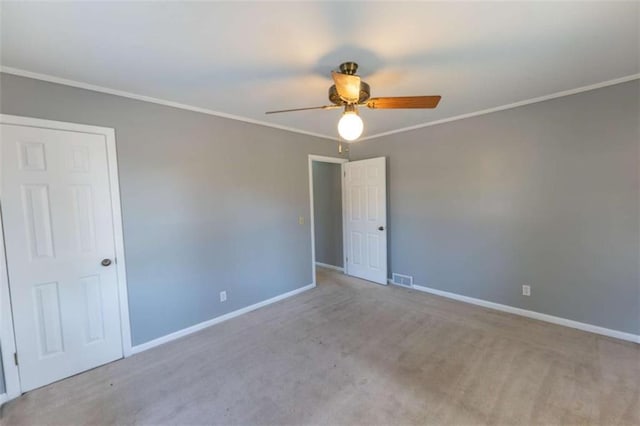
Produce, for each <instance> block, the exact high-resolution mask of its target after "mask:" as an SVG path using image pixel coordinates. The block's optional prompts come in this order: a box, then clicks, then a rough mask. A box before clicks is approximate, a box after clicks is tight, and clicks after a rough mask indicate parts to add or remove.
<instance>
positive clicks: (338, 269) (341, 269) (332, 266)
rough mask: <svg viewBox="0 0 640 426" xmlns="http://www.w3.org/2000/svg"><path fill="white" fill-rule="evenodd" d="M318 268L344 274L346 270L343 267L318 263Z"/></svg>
mask: <svg viewBox="0 0 640 426" xmlns="http://www.w3.org/2000/svg"><path fill="white" fill-rule="evenodd" d="M316 266H320V267H321V268H327V269H333V270H334V271H340V272H344V268H343V267H342V266H335V265H329V264H328V263H322V262H316Z"/></svg>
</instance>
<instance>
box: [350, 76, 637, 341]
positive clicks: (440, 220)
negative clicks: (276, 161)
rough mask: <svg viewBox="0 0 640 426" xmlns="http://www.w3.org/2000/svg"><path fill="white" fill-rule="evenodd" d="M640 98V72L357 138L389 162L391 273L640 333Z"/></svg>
mask: <svg viewBox="0 0 640 426" xmlns="http://www.w3.org/2000/svg"><path fill="white" fill-rule="evenodd" d="M639 99H640V82H638V81H637V80H636V81H633V82H629V83H624V84H619V85H616V86H612V87H608V88H603V89H599V90H594V91H591V92H585V93H582V94H578V95H574V96H569V97H564V98H560V99H556V100H551V101H547V102H542V103H537V104H533V105H529V106H525V107H521V108H516V109H511V110H507V111H503V112H498V113H493V114H489V115H483V116H479V117H475V118H470V119H465V120H461V121H455V122H451V123H448V124H442V125H438V126H432V127H427V128H423V129H419V130H415V131H411V132H405V133H400V134H396V135H392V136H388V137H384V138H381V139H373V140H370V141H363V142H362V143H355V144H352V145H351V159H352V160H355V159H364V158H369V157H377V156H388V157H389V160H388V161H389V191H390V194H389V199H390V208H389V214H390V221H389V244H390V271H393V272H399V273H403V274H409V275H413V276H414V282H415V283H416V284H419V285H424V286H428V287H432V288H436V289H440V290H445V291H449V292H454V293H458V294H463V295H466V296H471V297H476V298H480V299H485V300H490V301H493V302H498V303H503V304H507V305H512V306H517V307H520V308H524V309H531V310H534V311H538V312H543V313H546V314H551V315H557V316H560V317H564V318H569V319H573V320H576V321H581V322H585V323H590V324H595V325H599V326H603V327H607V328H611V329H615V330H620V331H625V332H630V333H636V334H638V333H639V332H640V309H639V304H640V284H639V282H640V280H639V278H640V277H639V265H638V264H639V255H640V249H639V238H640V229H639V227H640V225H639V222H640V215H639V205H640V203H639V201H640V200H639V194H640V184H639V169H640V164H639V143H640V142H639V141H640V129H639V118H638V117H639V116H640V107H639ZM443 102H446V98H443ZM523 284H528V285H531V291H532V295H531V296H530V297H524V296H522V295H521V286H522V285H523Z"/></svg>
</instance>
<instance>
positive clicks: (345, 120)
mask: <svg viewBox="0 0 640 426" xmlns="http://www.w3.org/2000/svg"><path fill="white" fill-rule="evenodd" d="M363 130H364V123H363V122H362V118H360V116H359V115H358V113H357V112H355V111H346V112H345V113H344V114H342V117H340V121H338V133H339V134H340V137H342V139H344V140H346V141H349V142H351V141H355V140H356V139H358V138H359V137H360V135H362V131H363Z"/></svg>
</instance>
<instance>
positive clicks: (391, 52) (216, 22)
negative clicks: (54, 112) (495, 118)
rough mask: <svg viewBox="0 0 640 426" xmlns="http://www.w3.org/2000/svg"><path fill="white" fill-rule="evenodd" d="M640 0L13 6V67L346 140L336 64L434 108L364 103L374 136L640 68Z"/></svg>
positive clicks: (7, 11)
mask: <svg viewBox="0 0 640 426" xmlns="http://www.w3.org/2000/svg"><path fill="white" fill-rule="evenodd" d="M639 17H640V3H639V2H622V3H614V2H606V1H603V2H583V3H576V2H518V3H507V2H496V3H492V2H470V3H460V2H455V3H452V2H437V3H424V2H408V3H404V2H403V3H401V2H395V1H387V2H357V3H356V2H348V3H347V2H296V3H292V2H277V3H276V2H248V3H246V2H215V3H214V2H211V3H179V2H173V3H166V2H151V3H140V2H111V3H96V2H76V3H31V2H29V3H27V2H16V3H14V2H3V3H2V18H1V19H2V21H1V24H2V25H1V27H2V29H1V33H0V35H1V37H2V38H1V47H2V52H1V62H2V65H3V66H5V67H13V68H18V69H22V70H27V71H31V72H36V73H42V74H47V75H51V76H55V77H60V78H65V79H71V80H76V81H79V82H84V83H89V84H94V85H98V86H104V87H107V88H112V89H117V90H122V91H127V92H132V93H136V94H140V95H145V96H151V97H155V98H160V99H166V100H170V101H174V102H179V103H183V104H188V105H192V106H196V107H201V108H207V109H211V110H214V111H219V112H223V113H227V114H233V115H237V116H241V117H245V118H249V119H253V120H260V121H264V122H268V123H271V124H275V125H280V126H288V127H290V128H293V129H298V130H302V131H307V132H313V133H318V134H322V135H327V136H328V137H335V136H336V133H337V132H336V123H337V120H338V117H339V115H340V111H339V110H338V111H335V110H334V111H312V112H298V113H290V114H282V115H272V116H265V115H264V112H265V111H267V110H272V109H284V108H294V107H304V106H314V105H324V104H327V103H328V100H327V90H328V87H329V86H330V85H331V79H330V74H329V73H330V70H331V69H333V68H336V67H337V66H338V64H340V63H341V62H343V61H347V60H352V61H356V62H358V63H359V64H360V72H359V74H360V75H361V76H363V79H364V80H365V81H367V82H368V83H369V84H371V87H372V96H403V95H431V94H439V95H442V101H441V103H440V106H439V107H438V108H437V109H435V110H419V111H411V110H396V111H380V110H377V111H369V110H367V111H363V112H362V116H363V119H364V121H365V136H371V135H374V134H378V133H381V132H387V131H392V130H396V129H401V128H404V127H407V126H414V125H418V124H421V123H427V122H431V121H435V120H441V119H444V118H448V117H452V116H457V115H460V114H466V113H471V112H474V111H479V110H484V109H488V108H493V107H497V106H500V105H504V104H509V103H513V102H518V101H522V100H526V99H530V98H535V97H539V96H544V95H548V94H552V93H555V92H559V91H564V90H569V89H574V88H577V87H582V86H586V85H591V84H595V83H599V82H603V81H607V80H612V79H617V78H620V77H624V76H629V75H632V74H637V73H639V72H640V41H639V39H640V32H639V31H640V24H639Z"/></svg>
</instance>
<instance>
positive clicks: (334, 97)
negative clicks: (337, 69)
mask: <svg viewBox="0 0 640 426" xmlns="http://www.w3.org/2000/svg"><path fill="white" fill-rule="evenodd" d="M370 97H371V89H370V88H369V85H368V84H367V83H365V82H364V81H361V82H360V98H358V103H359V104H362V103H364V102H366V101H367V100H368V99H369V98H370ZM329 100H330V101H331V103H333V104H335V105H346V102H345V101H343V100H342V99H341V98H340V95H338V89H336V85H335V84H334V85H333V86H331V87H330V88H329Z"/></svg>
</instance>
